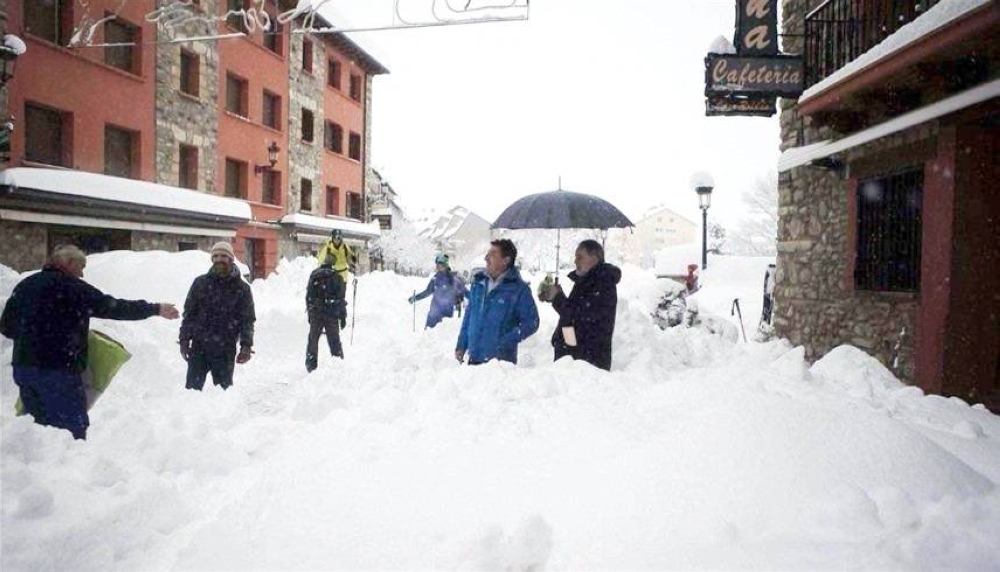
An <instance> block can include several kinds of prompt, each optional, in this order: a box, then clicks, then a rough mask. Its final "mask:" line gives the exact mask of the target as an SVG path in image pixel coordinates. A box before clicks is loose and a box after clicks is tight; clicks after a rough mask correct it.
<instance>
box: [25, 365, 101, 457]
mask: <svg viewBox="0 0 1000 572" xmlns="http://www.w3.org/2000/svg"><path fill="white" fill-rule="evenodd" d="M14 383H16V384H17V388H18V390H20V394H21V403H23V404H24V410H25V412H27V413H28V414H29V415H31V416H32V417H34V418H35V423H38V424H39V425H49V426H51V427H58V428H60V429H65V430H67V431H69V432H70V433H72V434H73V437H74V438H76V439H86V438H87V427H89V426H90V417H88V416H87V393H86V390H85V389H84V388H83V380H82V379H81V378H80V374H78V373H73V372H70V371H63V370H58V369H41V368H37V367H22V366H14Z"/></svg>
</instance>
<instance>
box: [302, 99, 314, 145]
mask: <svg viewBox="0 0 1000 572" xmlns="http://www.w3.org/2000/svg"><path fill="white" fill-rule="evenodd" d="M306 114H308V116H309V117H308V121H307V120H306V119H307V118H306ZM299 117H300V119H301V121H302V126H301V127H302V129H301V133H300V135H301V137H302V141H303V142H304V143H315V142H316V113H315V112H314V111H313V110H311V109H309V108H308V107H303V108H302V109H301V110H300V112H299ZM307 135H308V137H307Z"/></svg>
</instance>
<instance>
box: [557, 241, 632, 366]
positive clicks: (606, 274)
mask: <svg viewBox="0 0 1000 572" xmlns="http://www.w3.org/2000/svg"><path fill="white" fill-rule="evenodd" d="M575 264H576V270H574V271H573V272H570V273H569V276H568V278H569V279H570V280H571V281H573V283H574V284H573V290H572V291H571V292H570V294H569V296H566V294H565V293H563V290H562V287H561V286H559V284H553V285H552V286H550V287H549V288H548V289H547V290H546V291H545V292H544V293H543V294H542V299H543V300H544V301H546V302H552V307H553V308H554V309H555V311H556V312H557V313H558V314H559V325H558V326H556V331H555V332H553V334H552V347H553V348H554V349H555V359H556V360H558V359H560V358H562V357H564V356H571V357H572V358H573V359H580V360H583V361H586V362H588V363H591V364H593V365H595V366H597V367H599V368H601V369H604V370H609V371H610V370H611V338H612V336H613V334H614V331H615V316H616V314H617V310H618V282H619V281H620V280H621V277H622V271H621V270H620V269H618V267H617V266H614V265H612V264H608V263H607V262H605V261H604V248H603V247H602V246H601V244H600V243H599V242H597V241H596V240H584V241H583V242H581V243H580V245H579V246H578V247H577V248H576V258H575Z"/></svg>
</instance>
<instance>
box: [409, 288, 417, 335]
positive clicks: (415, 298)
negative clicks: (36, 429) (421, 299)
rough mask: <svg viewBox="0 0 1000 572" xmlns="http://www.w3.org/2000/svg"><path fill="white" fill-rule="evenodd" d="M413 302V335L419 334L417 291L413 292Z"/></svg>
mask: <svg viewBox="0 0 1000 572" xmlns="http://www.w3.org/2000/svg"><path fill="white" fill-rule="evenodd" d="M412 300H413V303H412V304H410V305H411V306H413V333H416V332H417V291H416V290H414V291H413V298H412Z"/></svg>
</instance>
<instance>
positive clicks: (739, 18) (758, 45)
mask: <svg viewBox="0 0 1000 572" xmlns="http://www.w3.org/2000/svg"><path fill="white" fill-rule="evenodd" d="M777 3H778V0H736V34H735V40H736V41H735V45H734V48H735V50H736V53H735V54H719V53H712V54H708V55H707V56H706V57H705V97H706V108H705V112H706V115H710V116H711V115H749V116H764V117H770V116H771V115H774V114H775V112H776V108H775V98H777V97H798V96H799V95H801V94H802V91H803V89H804V88H805V85H804V70H803V65H802V58H801V57H799V56H787V55H782V54H780V53H779V52H778V12H777Z"/></svg>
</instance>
